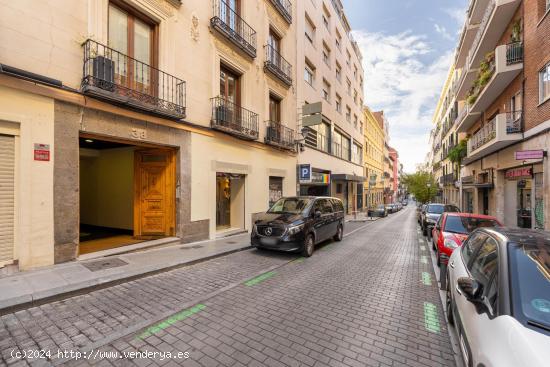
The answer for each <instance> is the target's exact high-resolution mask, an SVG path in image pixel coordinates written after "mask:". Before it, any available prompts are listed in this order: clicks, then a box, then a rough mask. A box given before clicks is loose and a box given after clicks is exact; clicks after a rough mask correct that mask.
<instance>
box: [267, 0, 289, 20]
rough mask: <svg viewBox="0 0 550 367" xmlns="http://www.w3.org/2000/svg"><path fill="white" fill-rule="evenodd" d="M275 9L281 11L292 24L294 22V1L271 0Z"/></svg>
mask: <svg viewBox="0 0 550 367" xmlns="http://www.w3.org/2000/svg"><path fill="white" fill-rule="evenodd" d="M271 3H272V4H273V6H275V9H277V10H278V11H279V13H281V15H282V16H283V18H285V20H286V21H287V22H288V23H289V24H290V23H292V3H291V2H290V1H288V0H271Z"/></svg>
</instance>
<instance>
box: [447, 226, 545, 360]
mask: <svg viewBox="0 0 550 367" xmlns="http://www.w3.org/2000/svg"><path fill="white" fill-rule="evenodd" d="M549 259H550V233H549V232H543V231H535V230H530V229H529V230H526V229H509V228H503V227H500V228H498V227H497V228H479V229H477V230H475V231H474V232H472V234H471V235H470V236H469V237H468V239H467V240H466V242H464V245H462V247H461V248H460V249H457V250H456V251H454V252H453V254H452V255H451V258H450V259H449V268H448V273H447V286H446V294H447V297H446V298H447V300H446V309H447V318H448V321H449V322H450V323H454V324H455V326H456V330H457V333H458V341H459V346H460V350H461V352H462V355H463V357H464V361H465V364H466V366H471V367H473V366H485V367H495V366H498V367H516V366H529V367H542V366H548V361H550V260H549Z"/></svg>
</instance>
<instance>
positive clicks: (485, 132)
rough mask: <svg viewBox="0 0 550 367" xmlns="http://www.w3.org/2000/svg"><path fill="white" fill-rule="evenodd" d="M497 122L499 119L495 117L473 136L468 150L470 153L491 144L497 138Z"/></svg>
mask: <svg viewBox="0 0 550 367" xmlns="http://www.w3.org/2000/svg"><path fill="white" fill-rule="evenodd" d="M496 122H497V118H496V116H495V117H494V118H493V119H492V120H491V121H489V122H488V123H486V124H485V125H483V126H482V127H481V129H480V130H479V131H478V132H477V133H475V134H474V135H473V136H472V138H471V139H470V146H469V148H470V149H468V153H471V152H473V151H474V150H476V149H478V148H479V147H481V146H482V145H484V144H486V143H488V142H490V141H491V140H493V139H494V138H495V137H496V136H497V130H496V125H497V124H496Z"/></svg>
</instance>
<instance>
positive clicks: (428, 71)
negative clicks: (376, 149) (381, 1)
mask: <svg viewBox="0 0 550 367" xmlns="http://www.w3.org/2000/svg"><path fill="white" fill-rule="evenodd" d="M353 35H354V37H355V39H356V41H357V43H358V44H359V47H360V48H361V52H362V54H363V57H364V59H363V66H364V69H365V99H366V103H367V104H368V105H369V106H370V107H371V108H373V110H380V109H383V110H384V111H385V114H386V117H387V118H388V120H389V123H390V137H391V139H390V145H392V146H394V147H395V148H396V149H397V150H398V151H399V155H400V159H401V161H402V162H403V165H404V166H405V170H407V171H413V170H414V169H415V164H416V163H419V162H422V161H423V160H424V157H425V155H426V152H427V150H428V132H429V130H430V128H431V126H432V115H433V111H434V109H435V106H436V104H437V100H438V98H439V94H440V92H441V88H442V86H443V83H444V82H445V78H446V76H447V73H448V70H449V66H450V65H451V57H452V52H451V51H448V52H446V53H444V54H442V55H441V54H440V55H437V53H436V52H435V50H433V49H432V48H431V46H430V43H429V40H428V39H427V37H426V36H424V35H419V34H413V33H412V32H411V31H406V32H401V33H397V34H385V33H378V32H367V31H354V32H353Z"/></svg>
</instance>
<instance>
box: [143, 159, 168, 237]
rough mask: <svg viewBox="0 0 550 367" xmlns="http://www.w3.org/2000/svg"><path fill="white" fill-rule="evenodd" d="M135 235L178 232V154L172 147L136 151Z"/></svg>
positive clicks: (163, 235)
mask: <svg viewBox="0 0 550 367" xmlns="http://www.w3.org/2000/svg"><path fill="white" fill-rule="evenodd" d="M134 162H135V163H134V185H135V186H134V188H135V189H134V237H136V238H158V237H165V236H173V235H174V233H175V194H176V182H175V176H176V175H175V156H174V152H173V151H172V150H163V149H145V150H136V152H135V157H134Z"/></svg>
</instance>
